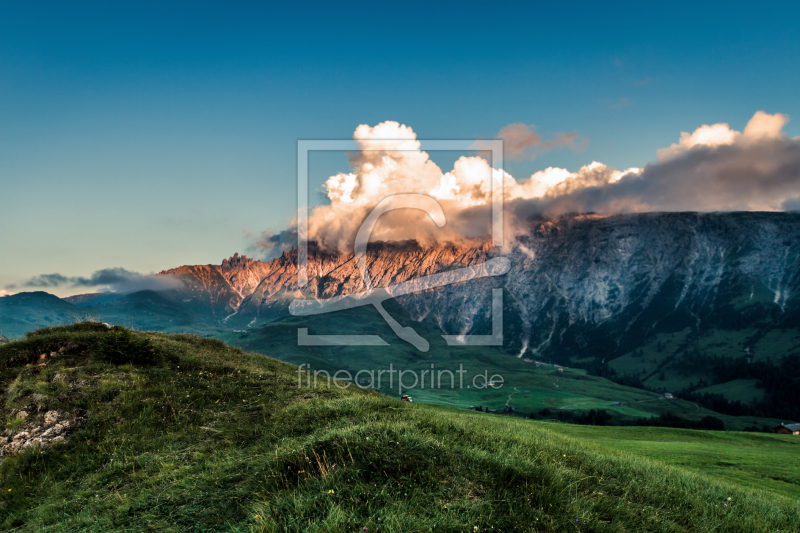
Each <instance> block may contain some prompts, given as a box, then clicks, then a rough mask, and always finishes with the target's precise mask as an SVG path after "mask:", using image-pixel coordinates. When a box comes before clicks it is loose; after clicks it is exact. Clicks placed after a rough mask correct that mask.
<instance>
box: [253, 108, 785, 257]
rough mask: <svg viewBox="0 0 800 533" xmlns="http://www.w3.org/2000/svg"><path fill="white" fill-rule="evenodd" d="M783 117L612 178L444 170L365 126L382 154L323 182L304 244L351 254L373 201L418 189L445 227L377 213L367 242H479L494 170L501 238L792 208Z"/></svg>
mask: <svg viewBox="0 0 800 533" xmlns="http://www.w3.org/2000/svg"><path fill="white" fill-rule="evenodd" d="M788 120H789V119H788V117H787V116H785V115H782V114H773V115H771V114H768V113H765V112H763V111H759V112H757V113H756V114H755V115H754V116H753V117H752V119H751V120H750V121H749V122H748V124H747V126H746V127H745V128H744V131H742V132H738V131H735V130H733V129H731V128H730V126H729V125H728V124H722V123H720V124H712V125H703V126H700V127H699V128H697V129H696V130H695V131H694V132H692V133H688V132H684V133H681V135H680V138H679V139H678V142H677V143H675V144H673V145H671V146H669V147H666V148H663V149H661V150H658V152H657V157H656V161H655V162H653V163H648V164H646V165H645V166H644V167H643V168H628V169H623V170H618V169H614V168H611V167H608V166H607V165H605V164H603V163H599V162H596V161H595V162H592V163H591V164H588V165H585V166H583V167H581V168H580V169H578V170H577V171H574V172H573V171H570V170H567V169H564V168H557V167H549V168H546V169H543V170H540V171H538V172H536V173H534V174H533V175H531V176H530V177H528V178H525V179H520V180H517V179H516V178H514V177H513V176H511V175H510V174H508V173H506V172H502V171H497V170H493V169H492V168H491V167H490V166H489V163H488V162H487V161H486V160H485V159H483V158H481V157H466V156H465V157H461V158H460V159H458V160H457V161H456V162H455V164H454V166H453V168H452V169H451V170H449V171H447V172H445V171H443V170H442V169H440V168H439V167H438V166H437V165H436V164H435V163H434V162H433V161H431V160H430V158H429V157H428V154H427V153H425V152H423V151H421V150H420V149H419V147H420V143H419V141H417V137H416V134H415V133H414V131H413V130H412V129H411V128H410V127H408V126H405V125H401V124H399V123H397V122H391V121H389V122H383V123H380V124H378V125H376V126H374V127H371V126H368V125H365V124H362V125H361V126H359V127H358V128H356V131H355V134H354V138H355V140H356V141H357V142H359V144H363V143H364V142H366V141H369V142H373V143H374V142H378V143H379V146H380V148H381V149H379V150H372V151H356V152H354V153H352V154H350V165H351V171H350V172H348V173H339V174H336V175H335V176H331V177H329V178H328V180H327V181H326V182H325V185H324V189H325V192H326V194H327V197H328V199H329V201H330V203H329V204H327V205H321V206H318V207H316V208H314V209H313V211H312V212H311V214H310V218H309V238H310V240H314V241H316V242H317V243H318V244H319V245H321V246H322V247H324V248H327V249H328V250H331V251H339V252H352V250H353V239H354V236H355V233H356V232H357V230H358V227H359V226H360V224H361V221H363V220H364V219H365V217H366V216H367V214H368V213H369V212H370V210H371V209H372V208H373V207H374V206H375V205H376V204H377V203H378V202H379V201H380V200H381V199H383V198H384V197H386V196H388V195H392V194H398V193H408V192H419V193H423V194H426V195H429V196H431V197H433V198H435V199H436V200H438V201H439V203H440V204H441V205H442V208H443V210H444V212H445V215H446V217H447V224H446V225H445V227H444V228H438V227H437V226H436V225H435V224H434V223H433V222H432V221H431V220H430V219H429V218H428V216H427V215H426V214H425V213H423V212H421V211H417V210H408V209H406V210H399V211H393V212H389V213H387V214H385V215H383V217H382V218H381V220H380V222H379V223H378V225H377V227H376V229H375V231H374V232H373V234H372V240H374V241H377V240H383V241H402V240H408V239H415V240H417V241H418V242H419V243H420V244H422V245H423V246H426V245H431V244H434V243H441V242H465V241H473V240H474V241H475V242H479V241H481V240H483V242H485V239H486V236H488V235H489V233H490V215H489V213H490V207H491V189H490V185H489V184H490V180H491V178H492V177H494V178H499V177H500V176H499V174H498V173H499V172H502V179H503V182H504V185H503V195H504V199H505V202H506V204H505V205H506V212H505V217H504V218H505V225H506V232H507V235H512V236H513V235H514V234H518V233H519V232H524V231H526V230H527V228H528V227H529V224H528V223H527V221H528V220H529V219H530V217H534V216H537V217H541V216H545V217H553V218H555V217H558V216H561V215H564V214H568V213H586V212H602V213H635V212H650V211H703V212H712V211H735V210H746V211H780V210H793V209H798V208H800V138H794V139H791V138H789V137H788V136H787V135H786V134H785V133H784V132H783V128H784V126H785V125H786V123H787V122H788ZM561 135H562V137H558V136H556V140H555V141H552V143H553V144H552V145H551V144H544V143H543V142H542V140H541V138H540V137H539V136H538V135H537V134H536V133H535V132H534V131H533V129H532V128H531V127H529V126H526V125H524V124H511V125H509V126H506V127H505V128H503V129H502V130H501V132H500V136H501V137H503V138H504V139H505V143H504V146H505V149H506V153H507V154H509V155H511V156H515V157H520V158H521V157H526V156H529V152H528V151H529V150H534V151H535V150H538V149H540V148H542V149H547V148H548V147H549V148H552V147H554V146H559V145H563V146H569V143H571V142H573V141H574V138H571V137H570V138H568V137H566V136H564V135H566V134H561ZM559 139H562V140H559ZM559 143H561V144H559ZM373 148H374V145H373ZM526 154H527V155H526ZM296 242H297V241H296V227H295V226H292V227H290V228H288V230H286V231H283V232H277V233H276V232H265V233H263V234H262V235H261V238H260V239H259V240H258V242H257V243H256V244H255V245H254V248H255V249H256V250H259V251H261V252H262V253H264V254H265V255H268V256H270V255H275V253H276V252H280V251H281V250H283V249H286V248H288V247H289V246H291V245H294V244H295V243H296Z"/></svg>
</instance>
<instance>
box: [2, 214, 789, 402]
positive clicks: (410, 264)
mask: <svg viewBox="0 0 800 533" xmlns="http://www.w3.org/2000/svg"><path fill="white" fill-rule="evenodd" d="M499 256H505V257H507V258H508V259H509V261H510V264H511V267H510V270H509V271H508V273H507V274H505V275H503V276H499V277H491V278H482V279H479V280H474V281H469V282H463V283H457V284H454V285H449V286H444V287H440V288H436V289H430V290H426V291H422V292H419V293H416V294H409V295H406V296H402V297H399V298H397V300H396V302H395V303H393V305H392V306H391V307H392V314H393V316H395V317H396V318H397V319H398V320H401V321H403V322H404V324H407V325H408V326H410V327H422V325H424V329H425V331H426V332H428V333H429V334H433V335H434V336H435V335H438V334H449V335H465V334H474V333H476V334H485V333H490V332H491V327H492V325H491V324H492V316H491V315H492V313H491V310H492V289H502V290H503V333H504V341H503V346H502V347H500V348H497V349H495V348H491V349H490V348H487V349H486V350H485V352H486V353H491V354H494V355H493V356H492V357H497V358H508V359H505V360H510V359H511V358H515V359H518V360H521V361H525V362H533V361H539V362H540V363H541V362H552V363H558V364H561V365H569V366H573V367H580V368H583V369H585V370H586V371H588V372H589V373H590V374H592V375H596V376H601V377H604V378H608V379H611V380H614V381H615V382H617V383H622V384H625V385H628V386H633V387H636V388H643V389H648V390H654V391H662V392H664V391H678V390H680V391H683V392H684V393H685V394H687V395H694V396H692V397H693V398H694V399H695V400H697V401H705V402H707V403H713V402H714V401H717V403H718V404H719V405H722V407H721V408H719V409H717V410H720V409H721V410H723V411H724V410H726V409H727V410H736V409H744V411H747V409H749V408H750V407H753V406H755V405H761V404H763V403H764V402H765V401H772V399H774V394H772V393H771V392H770V390H769V387H770V385H769V384H768V383H766V381H765V380H768V379H771V378H769V377H768V375H771V374H770V372H772V371H774V370H775V369H778V368H784V367H785V365H787V364H792V363H791V362H792V361H795V360H797V359H798V358H800V300H798V298H797V295H798V293H799V292H800V214H793V213H759V212H741V213H713V214H699V213H643V214H633V215H596V214H590V215H581V216H570V217H562V218H559V219H557V220H546V219H539V220H530V221H529V223H528V226H527V227H526V229H525V231H523V232H521V233H519V234H518V235H517V238H516V241H515V242H514V243H513V245H511V246H510V247H509V249H503V250H500V249H495V248H491V247H490V246H477V247H476V246H469V245H460V244H447V245H442V246H437V247H434V248H423V247H421V246H419V245H418V244H417V243H415V242H400V243H382V242H378V243H371V244H370V247H369V250H368V257H367V267H368V268H367V270H368V272H369V276H370V278H371V281H372V283H373V285H374V286H375V287H383V286H389V285H396V284H398V283H402V282H409V281H413V280H415V279H417V278H420V277H423V276H427V275H431V274H436V273H440V272H446V271H452V270H456V269H458V268H463V267H469V266H475V265H480V264H481V263H483V262H485V261H487V260H489V259H492V258H495V257H499ZM308 269H309V276H308V277H309V283H308V285H307V286H306V287H304V288H302V290H301V289H300V288H298V286H297V281H296V279H297V278H296V273H297V250H296V249H292V250H289V251H286V252H284V253H283V254H282V255H281V256H280V257H278V258H276V259H273V260H271V261H259V260H255V259H251V258H248V257H246V256H240V255H238V254H235V255H234V256H233V257H231V258H229V259H225V260H223V261H222V263H221V264H220V265H194V266H180V267H177V268H173V269H169V270H164V271H162V272H160V273H159V275H161V276H172V277H176V278H178V279H180V280H181V281H182V282H183V287H182V288H180V289H172V290H167V291H160V292H154V291H140V292H137V293H133V294H128V295H120V294H110V293H98V294H92V295H80V296H73V297H69V298H65V299H59V298H56V297H55V296H52V295H49V294H46V293H20V294H16V295H12V296H7V297H4V298H0V332H2V333H4V334H5V335H7V336H9V337H13V336H19V335H22V334H23V333H24V332H26V331H28V330H31V329H34V328H36V327H39V326H45V325H51V324H59V323H64V322H71V321H73V320H75V319H79V318H93V319H97V320H101V321H108V322H116V323H122V324H127V325H130V326H134V327H137V328H140V329H158V330H164V331H172V332H175V331H186V332H193V333H199V334H202V335H207V336H216V337H225V338H226V339H227V340H229V341H230V340H231V339H232V338H234V337H235V336H236V335H238V336H239V337H241V339H242V342H247V341H246V339H247V338H248V337H250V336H251V335H253V334H255V333H257V332H259V331H260V330H262V329H264V328H270V327H275V326H276V325H280V324H282V323H289V322H290V323H292V324H297V325H302V323H303V321H302V320H300V319H299V318H297V317H291V316H290V314H289V311H288V309H289V304H290V303H291V302H292V301H293V300H294V299H296V298H330V297H334V296H340V295H344V294H349V293H355V292H359V291H363V290H364V289H365V282H364V280H363V279H362V277H361V273H360V271H359V269H358V268H357V266H356V263H355V261H354V257H353V255H352V254H337V253H332V252H329V251H326V250H322V249H319V248H317V247H316V246H314V245H313V243H311V245H310V247H309V255H308ZM342 313H343V314H342V316H348V313H351V312H350V311H344V312H342ZM351 314H352V313H351ZM320 320H321V319H320V318H319V317H316V318H315V319H314V320H311V322H310V323H314V324H320ZM331 320H333V318H332V315H331ZM287 321H288V322H287ZM347 323H348V321H347V320H344V321H343V323H342V327H343V328H345V329H346V328H347ZM415 324H417V325H419V326H415ZM264 331H270V330H269V329H267V330H264ZM310 331H311V333H314V331H313V330H310ZM339 332H340V333H347V331H339ZM256 337H258V338H260V339H262V341H263V342H264V343H266V344H269V343H270V342H269V341H268V340H265V339H266V337H265V335H264V333H263V331H262V332H261V333H259V334H256ZM383 338H384V340H385V341H387V342H389V343H390V344H397V343H399V344H401V345H403V344H404V341H402V340H400V339H398V338H397V337H393V335H392V333H391V332H389V333H388V336H387V335H384V336H383ZM287 342H289V341H287ZM292 344H296V343H292ZM404 346H405V347H406V348H408V349H411V347H410V345H404ZM249 348H251V349H258V348H259V346H258V345H256V346H253V345H251V346H249ZM295 348H296V349H299V347H296V346H295ZM419 356H420V357H421V356H422V355H421V354H419ZM787 361H789V362H787ZM764 369H766V370H764ZM782 386H785V385H782ZM703 395H705V396H703ZM780 401H782V400H780ZM720 402H722V403H720ZM725 402H727V403H725ZM723 404H724V405H723ZM733 404H737V405H738V407H737V406H736V405H733ZM719 405H718V407H719ZM732 405H733V406H732ZM747 406H750V407H747ZM773 407H775V406H773ZM784 407H785V408H781V409H783V410H781V409H778V408H777V407H775V409H777V411H775V410H774V409H773V414H775V413H780V414H781V415H782V416H785V415H792V414H794V416H796V417H800V413H795V411H793V410H792V409H794V408H793V407H791V408H790V407H786V406H784ZM753 408H754V407H753ZM764 409H767V408H766V407H763V406H762V408H761V411H759V414H763V413H762V411H764ZM787 409H788V410H787Z"/></svg>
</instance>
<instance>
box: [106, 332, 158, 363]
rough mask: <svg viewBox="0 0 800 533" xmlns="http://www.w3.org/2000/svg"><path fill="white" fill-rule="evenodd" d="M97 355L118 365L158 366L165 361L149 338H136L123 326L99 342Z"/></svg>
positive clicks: (107, 334)
mask: <svg viewBox="0 0 800 533" xmlns="http://www.w3.org/2000/svg"><path fill="white" fill-rule="evenodd" d="M96 350H97V354H98V355H100V357H102V358H103V359H105V360H106V361H109V362H111V363H114V364H117V365H124V364H128V363H131V364H134V365H143V366H146V365H157V364H159V363H161V362H162V361H163V357H162V356H161V354H159V353H158V352H157V350H156V348H155V346H153V343H151V342H150V340H149V339H147V338H142V337H138V336H136V335H135V334H134V333H133V332H132V331H131V330H129V329H126V328H123V327H121V326H117V327H115V328H114V329H113V330H112V331H109V332H108V333H106V334H105V335H103V336H102V337H100V340H99V341H98V342H97V348H96Z"/></svg>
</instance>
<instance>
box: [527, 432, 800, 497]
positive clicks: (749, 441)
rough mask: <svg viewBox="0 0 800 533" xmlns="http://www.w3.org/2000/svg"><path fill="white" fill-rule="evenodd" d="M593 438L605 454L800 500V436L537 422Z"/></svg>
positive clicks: (590, 439)
mask: <svg viewBox="0 0 800 533" xmlns="http://www.w3.org/2000/svg"><path fill="white" fill-rule="evenodd" d="M533 424H534V425H536V426H537V427H542V428H545V429H547V430H549V431H554V432H556V433H559V434H562V435H568V436H570V437H574V438H579V439H582V440H584V441H587V442H591V446H592V447H593V448H595V449H598V450H603V451H604V452H606V453H617V454H622V455H625V454H635V455H639V456H642V457H649V458H652V459H655V460H659V461H663V462H665V463H668V464H671V465H677V466H681V467H685V468H689V469H692V470H695V471H699V472H703V473H705V474H709V475H711V476H713V477H715V478H716V479H719V480H721V481H726V482H731V481H734V482H736V483H740V484H742V485H744V486H748V487H757V488H763V489H767V490H771V491H774V492H777V493H780V494H783V495H785V496H788V497H790V498H794V499H795V500H800V468H798V466H799V465H798V464H797V458H798V457H800V439H798V438H797V436H795V435H776V434H774V433H771V434H763V433H743V432H728V431H726V432H721V431H692V430H685V429H667V428H652V427H635V428H630V427H597V426H579V425H576V424H553V423H546V422H533Z"/></svg>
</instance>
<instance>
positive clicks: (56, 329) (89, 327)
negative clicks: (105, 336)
mask: <svg viewBox="0 0 800 533" xmlns="http://www.w3.org/2000/svg"><path fill="white" fill-rule="evenodd" d="M108 330H109V326H107V325H106V324H104V323H102V322H76V323H75V324H70V325H69V326H53V327H49V328H41V329H37V330H36V331H29V332H28V333H26V334H25V337H26V338H28V339H31V338H33V337H41V336H46V335H54V334H63V333H101V332H103V333H104V332H106V331H108Z"/></svg>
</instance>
